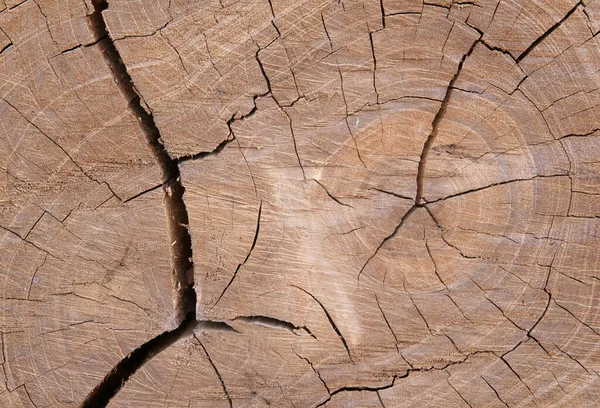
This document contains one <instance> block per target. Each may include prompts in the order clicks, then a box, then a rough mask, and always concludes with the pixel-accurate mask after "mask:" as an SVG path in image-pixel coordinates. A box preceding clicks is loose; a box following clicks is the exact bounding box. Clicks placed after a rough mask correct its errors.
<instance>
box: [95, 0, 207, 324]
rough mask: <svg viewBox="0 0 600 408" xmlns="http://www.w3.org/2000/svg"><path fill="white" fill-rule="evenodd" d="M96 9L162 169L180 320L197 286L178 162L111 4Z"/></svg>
mask: <svg viewBox="0 0 600 408" xmlns="http://www.w3.org/2000/svg"><path fill="white" fill-rule="evenodd" d="M92 3H93V4H94V13H93V14H92V15H91V16H90V18H89V21H90V25H91V27H92V29H93V32H94V36H95V39H96V40H99V42H98V44H99V45H100V48H101V50H102V54H103V55H104V58H105V59H106V62H107V63H108V65H109V67H110V70H111V72H112V74H113V76H114V78H115V82H116V83H117V85H118V86H119V89H120V91H121V93H122V94H123V96H124V97H125V98H126V99H127V102H128V107H129V109H130V110H131V111H132V113H133V114H134V115H135V117H136V118H137V119H138V121H139V123H140V127H141V129H142V131H143V133H144V135H145V136H146V140H147V142H148V146H149V147H150V149H151V151H152V154H153V155H154V157H155V159H156V161H157V163H158V164H159V166H160V169H161V172H162V178H163V180H162V182H163V184H162V186H163V190H164V193H165V195H164V205H165V212H166V214H167V228H168V236H169V243H170V248H171V266H172V274H173V276H172V277H173V285H174V288H175V295H174V301H173V302H174V308H175V313H176V322H177V323H178V324H179V323H181V322H182V321H183V320H184V319H185V318H186V316H187V315H188V314H190V313H192V314H195V309H196V291H195V290H194V270H193V266H194V265H193V261H192V242H191V238H190V234H189V231H188V223H189V220H188V213H187V209H186V207H185V203H184V202H183V194H184V192H185V188H184V187H183V185H182V184H181V176H180V172H179V166H178V162H177V160H176V159H173V158H171V156H170V155H169V153H168V152H167V150H166V148H165V146H164V144H163V142H162V139H161V136H160V132H159V130H158V128H157V126H156V123H155V122H154V117H153V115H152V114H151V113H148V112H147V111H146V110H145V109H144V108H143V106H142V101H141V98H140V96H139V95H138V93H137V92H136V90H135V87H134V84H133V81H132V79H131V76H130V75H129V73H128V72H127V68H126V67H125V64H124V63H123V60H122V59H121V56H120V55H119V52H118V50H117V48H116V47H115V44H114V42H113V40H112V39H111V38H110V36H109V34H108V30H107V28H106V22H105V21H104V18H103V17H102V11H103V10H105V9H106V8H107V7H108V3H107V0H93V2H92Z"/></svg>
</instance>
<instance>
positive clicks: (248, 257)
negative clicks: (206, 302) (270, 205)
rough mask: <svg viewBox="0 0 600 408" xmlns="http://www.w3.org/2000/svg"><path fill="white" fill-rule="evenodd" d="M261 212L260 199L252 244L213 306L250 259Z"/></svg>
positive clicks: (257, 232) (258, 230) (256, 238)
mask: <svg viewBox="0 0 600 408" xmlns="http://www.w3.org/2000/svg"><path fill="white" fill-rule="evenodd" d="M261 213H262V200H260V204H259V206H258V217H257V218H256V230H255V231H254V239H253V241H252V245H251V246H250V249H249V250H248V253H247V254H246V258H244V260H243V261H242V262H241V263H239V264H238V266H237V268H235V271H234V272H233V275H232V276H231V279H230V280H229V282H228V283H227V286H225V288H224V289H223V291H222V292H221V294H220V295H219V298H218V299H217V301H216V302H215V304H214V305H213V307H214V306H216V305H217V303H219V302H220V301H221V299H222V298H223V295H224V294H225V292H227V289H229V287H230V286H231V284H232V283H233V281H234V279H235V278H236V277H237V274H238V272H239V271H240V269H241V268H242V266H244V264H245V263H246V262H247V261H248V259H250V255H252V251H253V250H254V247H255V246H256V241H257V240H258V234H259V232H260V216H261Z"/></svg>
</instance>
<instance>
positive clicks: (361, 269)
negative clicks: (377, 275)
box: [357, 204, 417, 282]
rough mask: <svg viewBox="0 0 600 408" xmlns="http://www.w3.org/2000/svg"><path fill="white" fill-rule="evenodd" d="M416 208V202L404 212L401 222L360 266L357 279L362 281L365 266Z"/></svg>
mask: <svg viewBox="0 0 600 408" xmlns="http://www.w3.org/2000/svg"><path fill="white" fill-rule="evenodd" d="M416 209H417V205H416V204H415V205H413V206H412V207H410V209H409V210H408V211H407V212H406V213H405V214H404V216H403V217H402V219H401V220H400V223H398V225H396V228H394V231H392V233H391V234H389V235H388V236H387V237H385V238H384V239H383V241H381V243H380V244H379V246H378V247H377V249H375V252H373V254H372V255H371V256H370V257H369V258H368V259H367V261H366V262H365V263H364V265H363V266H362V268H360V271H359V272H358V277H357V279H358V281H359V282H360V275H362V273H363V271H364V270H365V268H366V267H367V265H368V264H369V262H371V260H372V259H373V258H375V256H376V255H377V253H378V252H379V250H380V249H381V248H382V247H383V246H384V245H385V243H386V242H388V241H389V240H390V239H392V238H394V237H395V236H396V234H397V233H398V230H400V228H401V227H402V225H404V222H405V221H406V219H407V218H408V216H409V215H410V214H412V212H413V211H415V210H416Z"/></svg>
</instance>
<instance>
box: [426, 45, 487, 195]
mask: <svg viewBox="0 0 600 408" xmlns="http://www.w3.org/2000/svg"><path fill="white" fill-rule="evenodd" d="M478 43H479V41H474V42H473V44H472V45H471V48H469V51H467V53H466V54H465V55H463V57H462V59H461V60H460V62H459V63H458V68H457V69H456V73H455V74H454V76H453V77H452V79H451V80H450V82H449V83H448V87H447V88H446V94H445V95H444V99H443V100H442V104H441V105H440V109H439V110H438V112H437V113H436V114H435V116H434V118H433V122H432V123H431V133H430V134H429V136H428V137H427V140H426V141H425V144H424V145H423V151H422V152H421V159H420V160H419V167H418V170H417V195H416V197H415V203H417V205H421V204H422V200H423V183H424V181H425V165H426V164H427V157H428V156H429V151H430V150H431V146H432V145H433V142H434V141H435V138H436V137H437V134H438V131H439V125H440V122H441V120H442V118H443V117H444V115H445V114H446V109H447V108H448V102H449V101H450V96H451V95H452V91H453V89H454V83H455V82H456V80H457V79H458V76H459V75H460V73H461V71H462V68H463V65H464V63H465V60H466V59H467V58H468V57H469V56H470V55H471V54H472V53H473V50H474V49H475V46H476V45H477V44H478Z"/></svg>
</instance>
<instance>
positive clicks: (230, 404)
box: [194, 334, 233, 408]
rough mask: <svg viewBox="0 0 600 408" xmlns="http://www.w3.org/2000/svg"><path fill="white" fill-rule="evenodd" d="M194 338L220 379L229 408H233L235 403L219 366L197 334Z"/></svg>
mask: <svg viewBox="0 0 600 408" xmlns="http://www.w3.org/2000/svg"><path fill="white" fill-rule="evenodd" d="M194 338H195V339H196V341H197V342H198V344H200V347H202V351H204V354H205V355H206V359H207V360H208V362H209V363H210V366H211V367H212V369H213V371H214V372H215V375H216V376H217V378H218V379H219V382H220V383H221V388H223V393H224V394H225V397H227V402H229V408H233V402H232V401H231V396H230V395H229V391H227V387H226V386H225V381H223V377H222V376H221V373H220V372H219V370H218V369H217V366H216V365H215V363H213V361H212V359H211V358H210V354H208V351H207V350H206V347H204V344H202V342H201V341H200V339H199V338H198V337H197V336H196V335H195V334H194Z"/></svg>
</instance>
